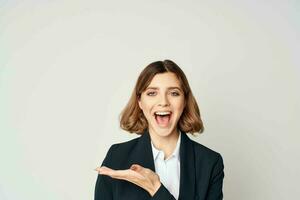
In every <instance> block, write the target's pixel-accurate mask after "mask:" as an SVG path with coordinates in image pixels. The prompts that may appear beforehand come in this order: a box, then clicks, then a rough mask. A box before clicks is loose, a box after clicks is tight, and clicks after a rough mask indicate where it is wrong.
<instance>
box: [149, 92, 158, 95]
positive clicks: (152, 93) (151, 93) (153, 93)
mask: <svg viewBox="0 0 300 200" xmlns="http://www.w3.org/2000/svg"><path fill="white" fill-rule="evenodd" d="M155 94H156V93H155V92H147V95H148V96H154V95H155Z"/></svg>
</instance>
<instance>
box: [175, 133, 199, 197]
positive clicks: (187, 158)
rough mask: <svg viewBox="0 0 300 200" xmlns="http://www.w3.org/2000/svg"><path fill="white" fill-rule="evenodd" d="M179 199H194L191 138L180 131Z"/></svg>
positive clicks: (193, 162) (193, 160) (193, 167)
mask: <svg viewBox="0 0 300 200" xmlns="http://www.w3.org/2000/svg"><path fill="white" fill-rule="evenodd" d="M178 199H179V200H180V199H195V156H194V147H193V143H192V141H191V139H190V138H189V137H188V136H187V135H186V133H185V132H183V131H182V132H181V144H180V186H179V198H178Z"/></svg>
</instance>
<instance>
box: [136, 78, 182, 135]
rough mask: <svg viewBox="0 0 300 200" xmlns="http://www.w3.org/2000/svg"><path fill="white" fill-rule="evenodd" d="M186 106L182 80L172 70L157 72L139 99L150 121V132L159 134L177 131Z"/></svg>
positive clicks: (140, 105)
mask: <svg viewBox="0 0 300 200" xmlns="http://www.w3.org/2000/svg"><path fill="white" fill-rule="evenodd" d="M184 106H185V99H184V93H183V90H182V88H181V86H180V82H179V80H178V79H177V77H176V75H175V74H174V73H171V72H165V73H161V74H156V75H155V76H154V77H153V79H152V81H151V83H150V84H149V86H148V87H147V88H146V90H145V91H144V92H143V93H142V94H141V98H140V99H139V107H140V108H141V109H142V110H143V113H144V115H145V117H146V119H147V121H148V125H149V127H148V128H149V132H151V133H155V134H157V135H158V136H170V135H171V134H173V133H175V131H176V129H177V122H178V120H179V118H180V116H181V114H182V111H183V109H184Z"/></svg>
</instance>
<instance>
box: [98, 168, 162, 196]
mask: <svg viewBox="0 0 300 200" xmlns="http://www.w3.org/2000/svg"><path fill="white" fill-rule="evenodd" d="M95 170H96V171H98V173H99V174H102V175H107V176H110V177H112V178H116V179H121V180H126V181H129V182H131V183H134V184H136V185H138V186H140V187H141V188H143V189H145V190H146V191H147V192H149V194H150V195H151V196H153V195H154V194H155V193H156V191H157V190H158V189H159V187H160V186H161V183H160V179H159V176H158V175H157V174H156V173H155V172H153V171H152V170H150V169H148V168H144V167H142V166H140V165H137V164H133V165H131V167H130V169H126V170H113V169H110V168H108V167H105V166H102V167H97V168H96V169H95Z"/></svg>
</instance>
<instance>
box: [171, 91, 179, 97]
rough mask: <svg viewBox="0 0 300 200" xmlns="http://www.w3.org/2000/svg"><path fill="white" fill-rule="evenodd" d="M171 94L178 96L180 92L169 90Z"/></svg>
mask: <svg viewBox="0 0 300 200" xmlns="http://www.w3.org/2000/svg"><path fill="white" fill-rule="evenodd" d="M171 95H172V96H180V93H179V92H176V91H174V92H171Z"/></svg>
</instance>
